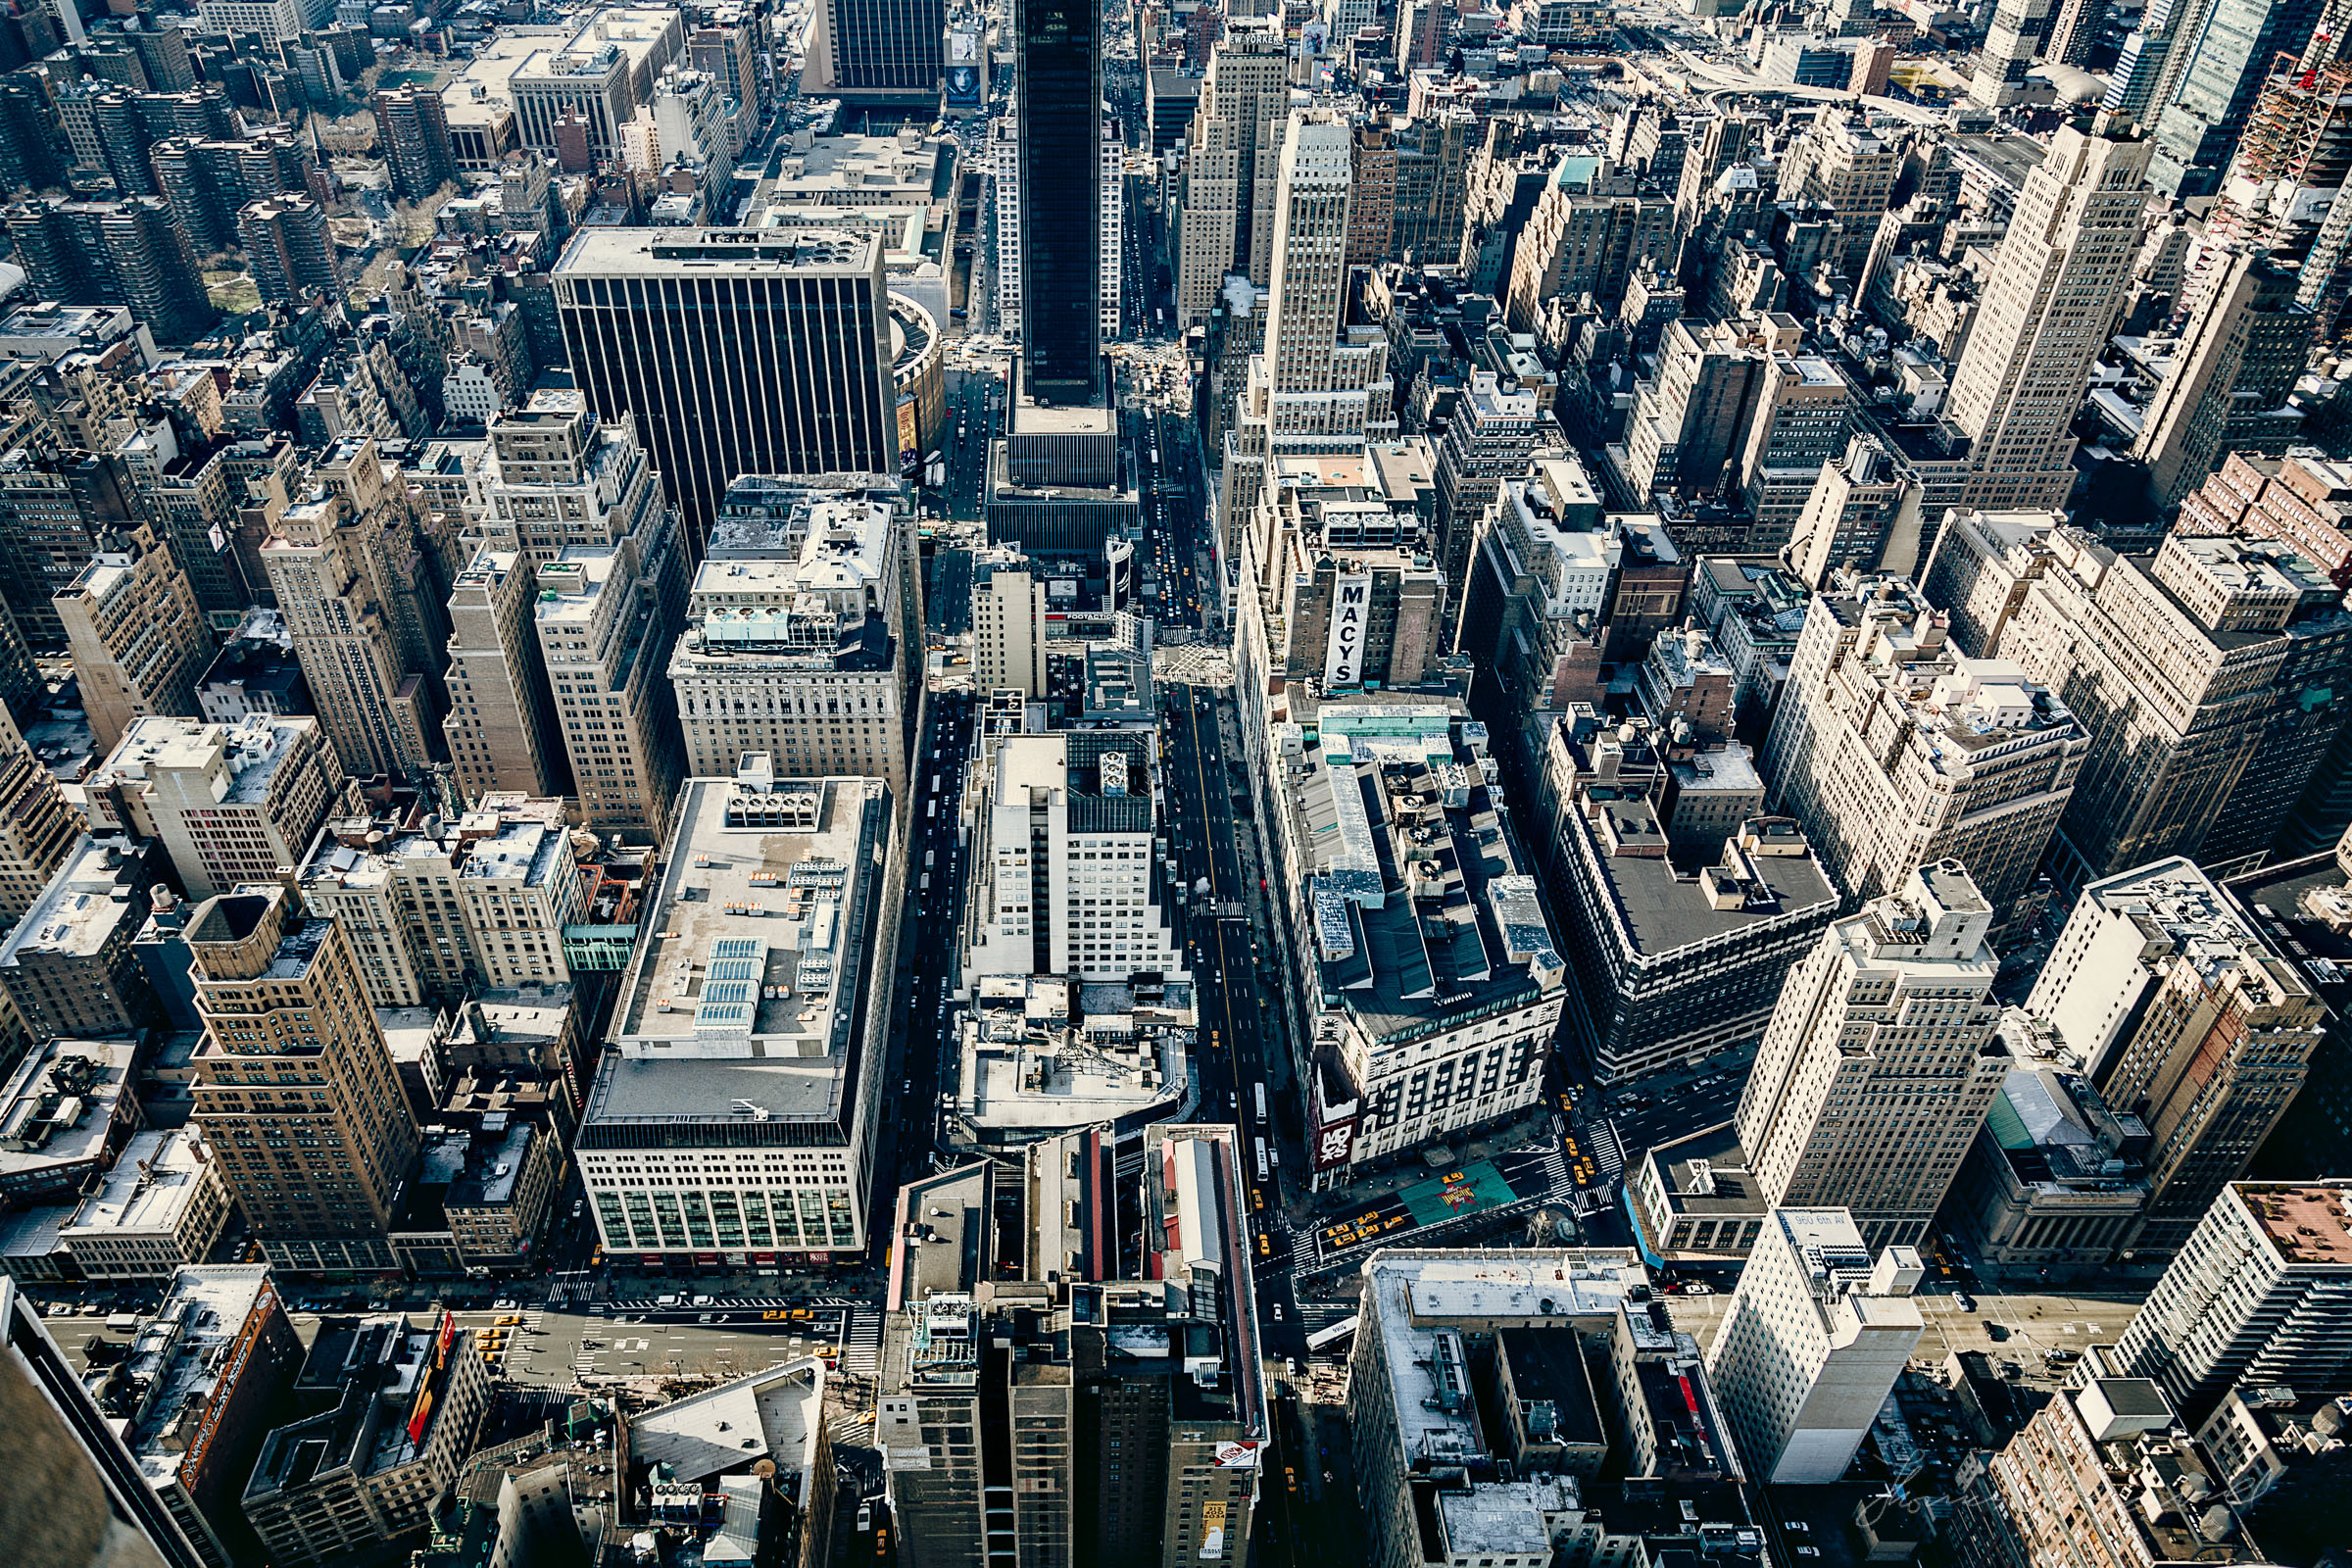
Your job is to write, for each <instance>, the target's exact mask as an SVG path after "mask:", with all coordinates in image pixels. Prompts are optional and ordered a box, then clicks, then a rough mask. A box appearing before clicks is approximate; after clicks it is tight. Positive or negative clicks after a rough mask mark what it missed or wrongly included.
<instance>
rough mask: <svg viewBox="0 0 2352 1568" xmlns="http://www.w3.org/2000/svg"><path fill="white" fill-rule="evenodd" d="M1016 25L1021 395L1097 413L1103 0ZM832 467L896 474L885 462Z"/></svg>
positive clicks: (1019, 8) (749, 468) (779, 468)
mask: <svg viewBox="0 0 2352 1568" xmlns="http://www.w3.org/2000/svg"><path fill="white" fill-rule="evenodd" d="M1012 25H1013V34H1014V37H1013V48H1014V54H1015V60H1016V64H1015V67H1014V77H1013V100H1014V113H1015V115H1016V116H1017V117H1018V123H1019V125H1020V146H1019V158H1020V170H1021V173H1020V179H1021V214H1020V221H1021V390H1022V393H1023V394H1024V396H1025V397H1026V398H1028V399H1029V400H1031V401H1033V402H1035V403H1037V404H1040V405H1044V406H1050V407H1055V408H1077V409H1089V408H1093V407H1095V406H1096V405H1097V404H1098V403H1099V402H1100V401H1101V400H1102V396H1103V366H1102V359H1103V309H1102V293H1103V258H1102V256H1101V254H1100V247H1101V245H1102V237H1103V222H1102V208H1103V155H1102V137H1103V0H1016V3H1015V5H1014V6H1013V13H1012ZM884 366H885V368H886V369H887V368H888V359H887V357H886V358H885V360H884ZM885 384H886V385H887V382H886V383H885ZM894 455H895V454H894ZM853 466H858V467H863V468H865V469H867V470H869V471H872V472H876V473H884V472H888V471H890V469H889V466H888V465H887V464H884V463H868V464H862V465H851V464H846V463H837V464H834V465H833V467H834V468H836V469H842V468H849V467H853ZM739 471H743V472H752V473H789V472H793V471H795V470H794V469H792V468H791V467H789V466H785V465H782V464H766V465H757V464H754V465H746V466H744V467H743V468H742V469H740V470H739Z"/></svg>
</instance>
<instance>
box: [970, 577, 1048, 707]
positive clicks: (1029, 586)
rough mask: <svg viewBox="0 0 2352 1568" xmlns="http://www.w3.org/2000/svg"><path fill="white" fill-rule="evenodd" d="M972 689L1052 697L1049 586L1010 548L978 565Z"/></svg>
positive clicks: (973, 599)
mask: <svg viewBox="0 0 2352 1568" xmlns="http://www.w3.org/2000/svg"><path fill="white" fill-rule="evenodd" d="M972 690H974V691H975V692H979V693H982V694H993V693H996V692H1002V691H1016V692H1021V693H1024V694H1026V695H1027V696H1030V697H1043V696H1045V695H1046V584H1045V579H1044V578H1043V577H1042V576H1041V575H1040V574H1039V572H1038V571H1037V569H1036V567H1035V565H1034V564H1033V563H1031V562H1030V561H1028V560H1026V559H1025V558H1023V557H1020V556H1016V555H1014V554H1012V553H1011V552H1010V551H1009V550H1004V551H990V552H986V553H983V554H981V555H978V556H976V557H975V559H974V560H973V563H972Z"/></svg>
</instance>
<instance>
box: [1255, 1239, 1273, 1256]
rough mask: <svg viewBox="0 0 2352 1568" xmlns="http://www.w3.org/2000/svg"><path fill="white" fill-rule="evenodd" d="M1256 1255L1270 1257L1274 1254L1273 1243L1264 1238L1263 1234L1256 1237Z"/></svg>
mask: <svg viewBox="0 0 2352 1568" xmlns="http://www.w3.org/2000/svg"><path fill="white" fill-rule="evenodd" d="M1257 1255H1258V1256H1260V1257H1272V1256H1273V1255H1274V1244H1273V1243H1272V1242H1270V1241H1268V1240H1266V1238H1264V1237H1263V1236H1260V1237H1259V1238H1258V1239H1257Z"/></svg>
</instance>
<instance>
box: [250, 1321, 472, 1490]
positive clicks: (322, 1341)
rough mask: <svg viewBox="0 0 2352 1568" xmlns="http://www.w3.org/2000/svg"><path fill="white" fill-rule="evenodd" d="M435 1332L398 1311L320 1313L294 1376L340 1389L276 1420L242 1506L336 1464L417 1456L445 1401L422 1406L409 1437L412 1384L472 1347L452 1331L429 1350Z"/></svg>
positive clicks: (397, 1461)
mask: <svg viewBox="0 0 2352 1568" xmlns="http://www.w3.org/2000/svg"><path fill="white" fill-rule="evenodd" d="M442 1326H445V1327H447V1326H450V1324H449V1320H447V1319H446V1318H444V1319H443V1320H442ZM437 1338H438V1331H437V1329H435V1328H430V1327H417V1326H416V1325H414V1324H412V1323H411V1322H410V1321H409V1320H408V1319H407V1318H406V1317H404V1316H399V1315H386V1316H381V1317H367V1318H360V1319H356V1320H354V1319H349V1318H345V1319H341V1320H336V1319H323V1320H321V1321H320V1323H319V1337H318V1339H317V1340H316V1341H314V1342H313V1344H312V1346H311V1349H310V1354H309V1356H308V1358H307V1359H306V1360H305V1361H304V1362H303V1369H302V1374H301V1379H300V1381H301V1383H302V1384H304V1385H307V1386H309V1387H310V1388H312V1389H314V1390H319V1391H324V1390H327V1389H340V1390H341V1397H340V1398H339V1400H338V1402H337V1403H336V1405H335V1407H334V1408H333V1409H330V1410H326V1411H323V1412H321V1413H319V1414H318V1415H315V1416H311V1417H309V1418H307V1419H305V1420H301V1421H296V1422H294V1423H292V1424H290V1425H287V1426H282V1427H278V1428H276V1429H275V1430H273V1431H272V1432H270V1435H269V1436H268V1437H267V1438H265V1439H263V1440H262V1448H261V1453H260V1456H259V1457H258V1459H257V1460H256V1461H255V1464H254V1470H253V1476H252V1479H250V1480H249V1481H247V1482H246V1484H245V1494H244V1495H245V1500H246V1504H247V1506H248V1507H250V1506H252V1505H253V1503H254V1502H256V1501H257V1500H259V1499H261V1498H264V1497H269V1496H272V1495H276V1494H278V1493H282V1492H294V1491H300V1490H301V1489H303V1488H306V1487H309V1486H311V1485H312V1484H313V1483H314V1482H316V1481H318V1479H319V1477H320V1476H321V1475H323V1474H329V1473H332V1472H334V1471H337V1470H348V1471H350V1472H351V1473H352V1474H353V1475H354V1476H356V1477H358V1478H361V1479H366V1478H368V1477H371V1476H377V1475H381V1474H383V1473H384V1472H385V1471H387V1470H391V1469H395V1468H397V1467H399V1466H402V1465H408V1464H414V1463H415V1462H416V1461H417V1459H418V1458H419V1457H421V1456H422V1455H423V1453H424V1452H425V1450H426V1448H428V1447H429V1446H431V1443H432V1439H433V1427H434V1424H435V1423H437V1422H439V1421H440V1420H442V1419H443V1416H444V1412H445V1411H446V1409H447V1408H448V1406H447V1405H446V1404H439V1403H437V1404H436V1405H434V1406H431V1407H428V1413H427V1418H426V1421H425V1424H424V1425H423V1427H422V1428H421V1429H419V1433H418V1436H417V1437H415V1438H412V1437H410V1436H409V1431H408V1424H409V1421H410V1418H411V1412H412V1411H413V1410H414V1409H415V1408H416V1406H417V1391H418V1388H419V1385H421V1384H423V1383H424V1382H426V1381H428V1380H430V1379H431V1378H432V1377H433V1376H434V1375H435V1374H434V1369H435V1366H436V1364H446V1363H447V1362H448V1361H449V1360H451V1359H454V1358H456V1357H463V1356H470V1355H473V1354H474V1353H476V1352H475V1350H474V1348H473V1344H472V1334H471V1331H465V1332H459V1333H456V1334H455V1338H454V1342H453V1344H452V1345H451V1346H450V1347H449V1348H448V1349H447V1350H446V1351H445V1352H438V1351H437V1350H436V1342H437Z"/></svg>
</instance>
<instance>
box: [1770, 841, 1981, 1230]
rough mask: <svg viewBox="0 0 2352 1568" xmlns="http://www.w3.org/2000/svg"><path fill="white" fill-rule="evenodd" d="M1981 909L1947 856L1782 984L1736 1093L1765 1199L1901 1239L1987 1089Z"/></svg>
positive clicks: (1922, 1223) (1825, 942) (1877, 904)
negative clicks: (1842, 1215)
mask: <svg viewBox="0 0 2352 1568" xmlns="http://www.w3.org/2000/svg"><path fill="white" fill-rule="evenodd" d="M1992 920H1993V909H1992V907H1991V906H1990V905H1989V904H1987V903H1986V902H1985V898H1984V896H1983V895H1982V894H1980V893H1979V892H1978V891H1977V887H1976V884H1975V883H1973V882H1971V881H1970V880H1969V877H1968V872H1967V870H1966V869H1965V868H1964V867H1962V866H1961V864H1960V863H1959V862H1958V861H1956V860H1942V861H1938V862H1936V863H1935V864H1933V865H1923V866H1920V867H1919V868H1917V869H1916V870H1914V871H1912V872H1911V873H1910V876H1909V877H1908V879H1907V881H1906V883H1905V885H1904V886H1903V888H1902V890H1901V891H1900V892H1897V893H1890V894H1888V895H1887V896H1886V897H1884V898H1881V899H1878V900H1875V901H1874V902H1873V903H1871V904H1870V905H1869V906H1868V907H1866V908H1864V909H1863V910H1862V912H1861V913H1859V914H1855V915H1849V916H1847V917H1846V918H1845V919H1842V920H1839V921H1837V922H1836V923H1835V924H1833V925H1832V926H1831V927H1830V929H1829V930H1828V931H1827V932H1825V933H1824V934H1823V936H1822V939H1821V945H1820V946H1819V947H1817V948H1815V949H1814V950H1813V953H1812V955H1811V956H1809V957H1807V958H1806V959H1805V961H1804V962H1803V963H1801V964H1799V965H1797V967H1796V968H1794V969H1792V970H1790V971H1789V983H1788V984H1787V986H1785V987H1784V988H1783V989H1782V991H1781V1000H1780V1005H1778V1006H1777V1007H1776V1008H1775V1009H1774V1010H1773V1015H1772V1022H1771V1023H1769V1024H1767V1025H1766V1026H1765V1029H1764V1042H1763V1044H1762V1045H1761V1046H1759V1047H1758V1048H1757V1051H1756V1060H1755V1065H1754V1066H1753V1067H1752V1068H1751V1069H1750V1070H1749V1073H1748V1078H1747V1087H1746V1090H1745V1091H1744V1092H1743V1093H1742V1094H1741V1095H1740V1112H1739V1118H1738V1126H1739V1131H1740V1147H1741V1148H1742V1149H1743V1150H1745V1151H1746V1152H1747V1157H1748V1159H1749V1161H1750V1168H1751V1169H1752V1170H1753V1171H1754V1172H1755V1174H1756V1177H1757V1180H1758V1182H1759V1184H1760V1186H1761V1189H1762V1193H1763V1197H1764V1201H1765V1202H1766V1203H1767V1205H1769V1206H1771V1207H1775V1208H1795V1207H1837V1208H1843V1209H1847V1210H1850V1211H1851V1213H1852V1215H1853V1222H1854V1224H1855V1225H1856V1226H1857V1227H1858V1228H1859V1229H1860V1233H1861V1236H1862V1239H1863V1242H1864V1244H1865V1245H1867V1246H1874V1247H1887V1246H1894V1245H1904V1246H1909V1245H1912V1244H1914V1243H1916V1242H1917V1241H1918V1240H1919V1238H1920V1237H1922V1236H1924V1235H1926V1234H1927V1229H1928V1225H1929V1223H1930V1222H1931V1221H1932V1220H1933V1219H1934V1218H1935V1214H1936V1205H1937V1204H1939V1203H1941V1202H1942V1201H1943V1195H1944V1192H1945V1190H1946V1189H1947V1188H1949V1187H1950V1186H1951V1183H1952V1175H1953V1173H1954V1172H1955V1171H1957V1170H1958V1169H1959V1168H1960V1161H1961V1158H1962V1157H1963V1156H1964V1155H1966V1154H1967V1152H1968V1149H1969V1145H1970V1144H1971V1143H1973V1142H1974V1141H1975V1139H1976V1136H1977V1128H1978V1127H1979V1126H1980V1125H1982V1124H1983V1122H1984V1120H1985V1107H1986V1106H1988V1105H1989V1104H1991V1103H1992V1098H1993V1096H1995V1095H1997V1094H1998V1093H2000V1089H2001V1082H2002V1079H2003V1077H2004V1076H2005V1075H2006V1073H2007V1071H2008V1068H2009V1055H2008V1053H2007V1051H2006V1049H2005V1048H2004V1047H2003V1046H2002V1045H2001V1043H2000V1041H1999V1039H1998V1038H1997V1037H1996V1036H1995V1034H1994V1025H1995V1024H1996V1023H1997V1022H1998V1021H1999V1008H1998V1006H1997V1005H1995V1004H1994V1002H1993V1000H1992V976H1993V970H1994V968H1995V963H1994V959H1993V956H1992V950H1991V949H1990V948H1989V947H1987V946H1985V932H1986V931H1988V930H1989V929H1990V928H1991V925H1992Z"/></svg>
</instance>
